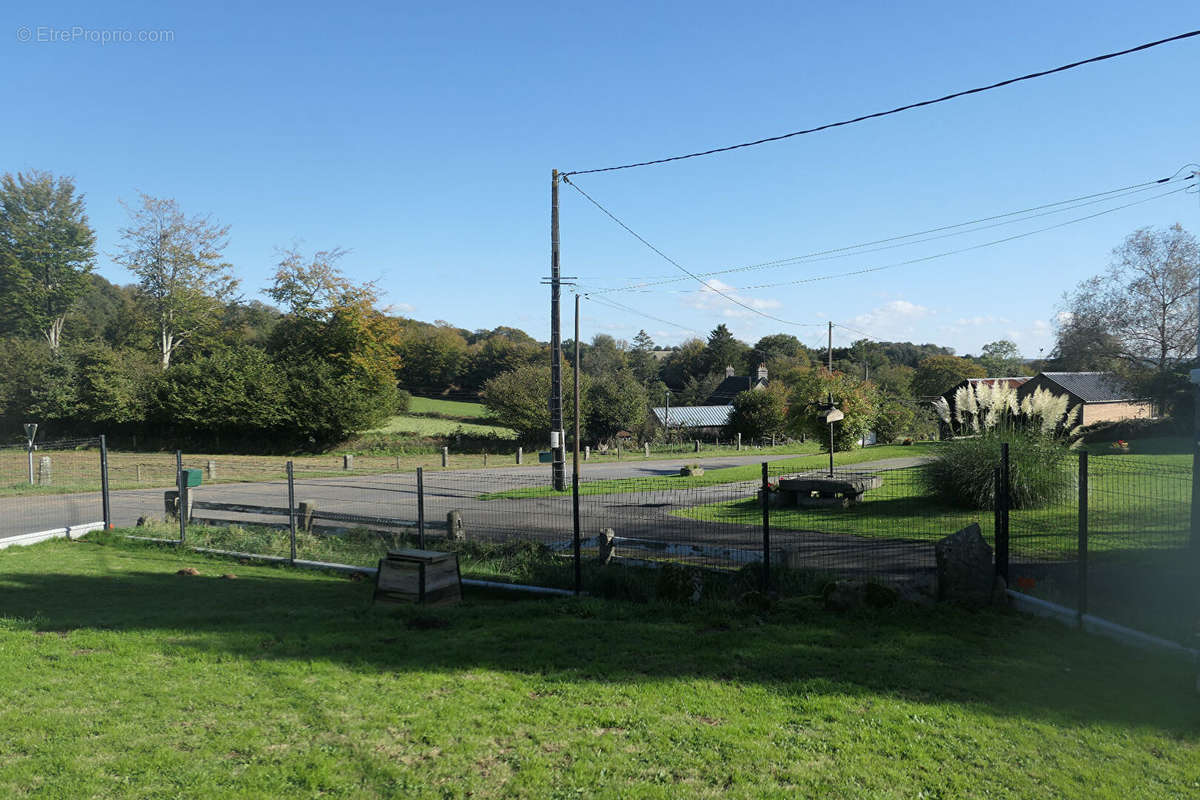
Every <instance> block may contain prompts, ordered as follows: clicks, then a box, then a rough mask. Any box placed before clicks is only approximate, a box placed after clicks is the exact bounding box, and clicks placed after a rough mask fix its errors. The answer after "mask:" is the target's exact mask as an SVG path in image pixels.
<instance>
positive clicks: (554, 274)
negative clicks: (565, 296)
mask: <svg viewBox="0 0 1200 800" xmlns="http://www.w3.org/2000/svg"><path fill="white" fill-rule="evenodd" d="M561 281H562V274H561V272H560V269H559V254H558V170H551V172H550V449H551V452H552V453H553V456H552V463H551V474H552V476H553V484H554V491H556V492H561V491H562V490H563V483H564V473H565V472H566V469H565V466H566V455H565V452H564V443H563V441H562V432H563V413H562V330H561V321H560V319H559V288H560V283H561ZM576 371H578V366H576Z"/></svg>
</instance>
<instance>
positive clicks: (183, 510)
mask: <svg viewBox="0 0 1200 800" xmlns="http://www.w3.org/2000/svg"><path fill="white" fill-rule="evenodd" d="M175 488H176V489H177V490H178V491H179V498H178V500H177V502H178V503H179V543H180V544H185V543H186V542H187V515H188V502H187V499H188V498H187V480H186V479H185V478H184V476H183V451H182V450H176V451H175Z"/></svg>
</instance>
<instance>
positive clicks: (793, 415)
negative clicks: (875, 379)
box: [787, 368, 880, 452]
mask: <svg viewBox="0 0 1200 800" xmlns="http://www.w3.org/2000/svg"><path fill="white" fill-rule="evenodd" d="M830 395H832V396H833V404H834V406H835V407H837V409H838V410H839V411H841V412H842V414H843V415H844V417H843V419H842V420H841V421H839V422H835V423H834V426H833V443H834V448H835V449H836V450H853V449H854V448H855V447H856V446H857V445H858V441H859V440H860V439H861V438H862V437H863V435H865V434H866V433H867V432H869V431H870V430H871V428H872V426H873V425H874V424H875V418H876V416H877V415H878V413H879V400H880V397H879V390H878V389H877V388H876V386H875V384H873V383H871V382H870V381H862V380H859V379H858V378H856V377H852V376H849V375H847V374H845V373H844V372H833V373H831V372H829V370H827V369H825V368H821V369H814V370H809V371H808V372H804V373H801V374H800V376H799V378H798V379H797V381H796V384H795V386H794V388H793V390H792V394H791V397H790V398H789V401H788V413H787V429H788V431H789V432H790V433H791V434H792V435H793V436H799V435H800V434H804V435H806V436H809V437H811V438H813V439H816V440H817V441H819V442H821V443H822V447H823V448H824V449H825V450H826V452H828V449H829V426H828V425H827V424H826V423H825V421H824V418H823V417H822V416H821V415H822V414H823V413H824V411H825V410H826V407H827V406H826V402H827V400H828V398H829V396H830Z"/></svg>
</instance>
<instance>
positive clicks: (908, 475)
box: [675, 448, 1191, 558]
mask: <svg viewBox="0 0 1200 800" xmlns="http://www.w3.org/2000/svg"><path fill="white" fill-rule="evenodd" d="M905 449H906V450H909V449H911V448H905ZM1178 458H1184V457H1181V456H1150V455H1147V456H1132V455H1129V456H1127V455H1112V456H1093V457H1091V459H1090V464H1089V475H1090V477H1089V489H1090V491H1089V497H1090V502H1089V513H1088V524H1089V550H1090V551H1091V552H1094V553H1101V552H1106V551H1125V550H1147V549H1161V548H1176V547H1180V546H1181V545H1182V544H1183V543H1184V542H1185V541H1186V538H1187V536H1188V525H1189V514H1190V498H1191V476H1190V473H1189V472H1188V471H1187V470H1185V469H1183V468H1181V467H1180V465H1179V464H1177V463H1176V459H1178ZM1186 458H1190V457H1186ZM774 467H775V465H774V464H772V474H775V473H776V470H775V469H774ZM718 472H723V471H718ZM713 474H714V475H715V474H716V473H713ZM707 477H708V474H705V476H704V478H707ZM882 477H883V486H882V487H881V488H879V489H872V490H871V491H868V492H867V493H866V494H865V495H864V496H863V498H864V499H863V502H861V503H859V504H857V505H856V506H853V507H851V508H847V509H843V508H818V509H811V508H778V509H773V510H772V511H771V527H772V528H773V529H779V530H805V531H821V532H824V533H835V534H850V535H854V536H863V537H868V538H886V539H911V540H918V541H934V540H937V539H940V538H942V537H943V536H946V535H947V534H949V533H953V532H954V531H956V530H958V529H960V528H962V527H965V526H967V525H969V524H971V523H972V522H978V523H979V524H980V527H981V528H982V530H983V534H984V537H985V538H987V539H988V541H989V542H992V541H993V527H994V526H993V522H994V518H993V513H992V512H991V511H986V510H985V511H979V510H970V509H963V508H956V507H953V506H948V505H946V504H944V503H942V502H941V501H939V500H938V499H937V498H936V497H934V496H933V495H931V494H930V493H929V492H928V491H927V490H926V489H925V487H924V485H923V483H922V481H921V474H920V467H913V468H906V469H899V470H891V471H887V472H884V473H882ZM702 479H703V478H702ZM675 513H676V514H677V515H678V516H682V517H687V518H690V519H696V520H701V521H706V522H727V523H740V524H746V525H758V524H760V521H761V519H762V507H761V505H760V504H759V501H758V500H757V498H756V497H754V496H747V497H746V498H745V499H741V500H730V501H725V502H720V503H713V504H708V505H700V506H693V507H691V508H686V509H682V510H680V511H677V512H675ZM1078 525H1079V517H1078V500H1077V497H1076V496H1075V494H1074V493H1072V494H1070V495H1069V496H1066V497H1063V498H1062V499H1061V500H1060V501H1059V502H1057V503H1054V504H1052V505H1050V506H1048V507H1045V508H1034V509H1016V510H1013V511H1012V512H1011V514H1010V527H1009V530H1010V536H1011V547H1012V552H1013V554H1014V555H1016V556H1030V557H1039V558H1063V557H1073V556H1074V555H1075V553H1076V552H1077V543H1078V538H1077V532H1078Z"/></svg>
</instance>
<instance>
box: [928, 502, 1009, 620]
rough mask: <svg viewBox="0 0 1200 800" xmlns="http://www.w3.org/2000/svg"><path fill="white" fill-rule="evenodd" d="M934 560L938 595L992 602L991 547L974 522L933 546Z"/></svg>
mask: <svg viewBox="0 0 1200 800" xmlns="http://www.w3.org/2000/svg"><path fill="white" fill-rule="evenodd" d="M933 554H934V559H935V561H936V562H937V585H938V599H939V600H942V601H945V602H950V603H958V604H960V605H964V606H969V607H971V608H983V607H984V606H987V605H988V604H990V603H991V602H992V588H993V586H994V584H995V578H996V570H995V566H994V565H993V563H992V548H991V547H990V546H988V543H987V542H986V541H984V539H983V533H982V532H981V531H980V530H979V524H978V523H971V524H970V525H968V526H967V527H965V528H963V529H962V530H960V531H958V532H957V533H952V534H950V535H949V536H947V537H946V538H944V539H942V540H940V541H938V542H937V543H936V544H934V546H933Z"/></svg>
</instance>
